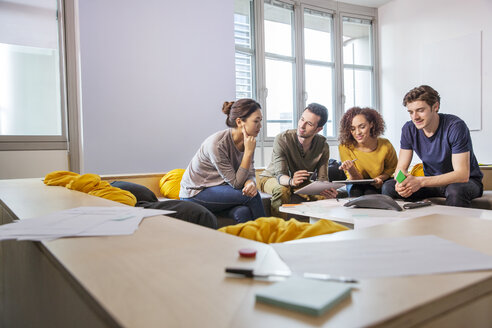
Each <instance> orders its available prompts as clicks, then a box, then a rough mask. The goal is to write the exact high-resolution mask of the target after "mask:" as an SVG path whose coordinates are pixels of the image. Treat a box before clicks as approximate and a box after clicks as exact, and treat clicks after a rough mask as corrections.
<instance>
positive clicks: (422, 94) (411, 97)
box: [403, 85, 441, 107]
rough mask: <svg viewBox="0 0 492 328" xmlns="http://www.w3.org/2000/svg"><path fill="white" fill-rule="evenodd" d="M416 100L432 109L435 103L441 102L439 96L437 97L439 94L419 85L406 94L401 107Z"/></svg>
mask: <svg viewBox="0 0 492 328" xmlns="http://www.w3.org/2000/svg"><path fill="white" fill-rule="evenodd" d="M417 100H421V101H425V102H426V103H427V105H429V106H431V107H432V106H434V104H435V103H440V102H441V96H439V92H437V91H436V90H434V89H433V88H432V87H430V86H428V85H421V86H419V87H416V88H413V89H412V90H410V91H408V92H407V94H406V95H405V96H404V97H403V106H406V105H407V104H409V103H412V102H414V101H417Z"/></svg>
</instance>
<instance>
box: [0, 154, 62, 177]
mask: <svg viewBox="0 0 492 328" xmlns="http://www.w3.org/2000/svg"><path fill="white" fill-rule="evenodd" d="M66 170H68V154H67V151H66V150H43V151H35V150H33V151H0V179H21V178H42V177H44V176H45V175H46V174H48V173H50V172H53V171H66Z"/></svg>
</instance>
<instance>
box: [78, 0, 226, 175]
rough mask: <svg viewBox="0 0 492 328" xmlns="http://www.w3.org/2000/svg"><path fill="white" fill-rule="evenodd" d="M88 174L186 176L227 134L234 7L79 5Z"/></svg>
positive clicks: (126, 2) (212, 3) (150, 0)
mask: <svg viewBox="0 0 492 328" xmlns="http://www.w3.org/2000/svg"><path fill="white" fill-rule="evenodd" d="M79 20H80V49H81V51H80V52H81V54H80V55H81V72H82V73H81V74H82V76H81V79H82V116H83V123H82V137H83V153H84V154H83V165H82V170H83V171H84V172H86V173H97V174H105V173H133V172H161V171H166V170H170V169H173V168H185V167H186V166H187V164H188V162H189V161H190V160H191V158H192V156H193V154H194V153H195V151H196V150H197V149H198V147H199V145H200V143H201V142H202V141H203V140H204V139H205V138H206V137H207V136H208V135H210V134H212V133H213V132H215V131H218V130H220V129H224V128H226V126H225V124H224V122H225V118H226V117H225V115H224V114H222V112H221V108H222V103H223V102H224V101H226V100H233V99H234V95H235V73H234V71H235V69H234V25H233V1H221V0H209V1H200V0H192V1H161V0H147V1H144V2H138V1H131V0H123V1H120V0H107V1H79Z"/></svg>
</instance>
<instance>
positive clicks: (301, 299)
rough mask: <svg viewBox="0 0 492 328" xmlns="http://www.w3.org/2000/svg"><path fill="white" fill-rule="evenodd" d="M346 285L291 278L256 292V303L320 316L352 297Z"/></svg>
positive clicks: (348, 286) (349, 287)
mask: <svg viewBox="0 0 492 328" xmlns="http://www.w3.org/2000/svg"><path fill="white" fill-rule="evenodd" d="M350 291H351V286H350V285H347V284H345V283H339V282H332V281H324V280H316V279H307V278H302V277H291V278H289V279H287V280H285V281H282V282H278V283H276V284H274V285H271V286H268V287H266V288H263V289H261V290H260V291H258V292H256V301H257V302H262V303H267V304H271V305H276V306H279V307H283V308H286V309H289V310H294V311H298V312H302V313H305V314H309V315H313V316H320V315H322V314H323V313H325V312H326V311H327V310H329V309H330V308H332V307H333V306H335V305H336V304H338V303H339V302H340V301H342V300H343V299H345V298H347V297H348V296H349V295H350Z"/></svg>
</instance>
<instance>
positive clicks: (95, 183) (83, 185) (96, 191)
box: [44, 171, 137, 206]
mask: <svg viewBox="0 0 492 328" xmlns="http://www.w3.org/2000/svg"><path fill="white" fill-rule="evenodd" d="M44 183H45V184H46V185H48V186H64V187H66V188H68V189H72V190H77V191H81V192H84V193H86V194H89V195H93V196H97V197H102V198H105V199H109V200H112V201H115V202H119V203H122V204H126V205H130V206H135V204H136V203H137V199H136V198H135V196H134V195H133V194H132V193H131V192H129V191H126V190H122V189H120V188H116V187H113V186H111V185H110V184H109V182H107V181H101V177H100V176H99V175H97V174H84V175H80V174H77V173H74V172H70V171H54V172H51V173H48V174H47V175H46V176H45V177H44Z"/></svg>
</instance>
